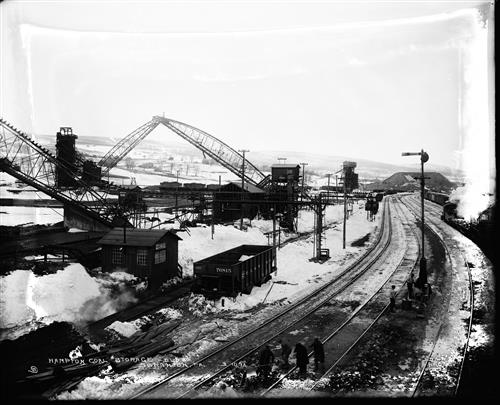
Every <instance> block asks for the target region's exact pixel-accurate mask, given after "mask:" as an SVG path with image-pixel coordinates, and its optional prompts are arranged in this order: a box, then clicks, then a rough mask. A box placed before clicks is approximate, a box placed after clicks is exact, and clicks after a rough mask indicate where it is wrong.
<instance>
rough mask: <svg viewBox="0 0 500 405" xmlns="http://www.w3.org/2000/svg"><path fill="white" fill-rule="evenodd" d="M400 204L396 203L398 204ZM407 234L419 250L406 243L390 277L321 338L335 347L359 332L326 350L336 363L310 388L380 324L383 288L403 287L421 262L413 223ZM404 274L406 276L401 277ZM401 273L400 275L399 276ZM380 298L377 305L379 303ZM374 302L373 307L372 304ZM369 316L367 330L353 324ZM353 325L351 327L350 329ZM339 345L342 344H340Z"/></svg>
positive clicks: (321, 379)
mask: <svg viewBox="0 0 500 405" xmlns="http://www.w3.org/2000/svg"><path fill="white" fill-rule="evenodd" d="M396 206H397V205H395V207H396ZM397 210H399V216H400V218H401V217H404V218H405V219H407V217H406V214H405V213H404V211H403V210H401V209H400V208H399V207H398V208H397ZM405 236H406V237H407V238H409V237H411V236H412V237H413V238H414V239H415V240H416V241H417V246H416V252H414V251H412V247H410V246H409V245H407V249H406V250H405V253H404V255H403V258H402V259H401V261H400V262H399V263H398V265H397V266H396V268H395V270H394V271H393V272H392V273H391V274H390V276H389V277H388V278H387V280H386V281H385V282H384V283H383V284H382V285H381V286H380V288H379V289H378V290H377V291H375V293H373V294H372V295H371V297H369V298H368V299H367V300H366V301H365V302H364V304H362V305H360V307H358V308H357V309H356V310H355V311H354V312H353V313H352V314H351V316H350V317H349V318H348V319H347V320H346V321H345V322H344V323H343V324H342V325H340V327H338V328H337V329H335V330H334V331H333V332H332V333H330V334H329V335H328V336H327V337H326V338H324V339H322V343H323V345H325V344H326V345H328V343H330V346H333V342H331V340H332V339H333V338H334V337H338V336H339V335H340V334H341V333H346V334H349V333H351V334H354V335H356V334H357V335H358V337H357V338H356V339H355V340H354V341H353V342H352V340H351V342H352V343H351V344H347V345H345V346H344V347H343V348H342V349H341V350H325V351H326V352H329V353H330V361H333V364H332V365H331V366H330V367H329V368H328V369H327V370H326V371H325V372H323V373H322V374H321V375H320V376H319V377H318V378H316V380H315V382H314V383H313V384H312V385H311V386H309V387H308V388H307V390H308V391H313V390H314V389H316V388H318V387H319V386H320V385H322V384H323V382H324V381H325V380H326V378H327V377H328V376H329V375H330V374H331V373H332V372H333V371H334V370H335V369H337V368H338V366H339V364H341V362H342V360H343V359H344V358H345V357H346V356H347V355H348V354H349V353H350V352H351V350H352V349H353V348H355V347H356V346H357V345H358V343H359V342H360V341H361V339H362V338H363V337H364V336H365V335H366V334H367V333H368V332H369V331H371V329H372V327H373V326H374V325H376V324H377V322H378V321H379V320H380V318H382V316H383V315H384V314H385V313H386V312H387V309H388V307H389V304H380V303H381V302H382V303H383V302H387V299H386V297H385V294H384V293H382V291H383V290H384V289H385V288H387V286H388V285H391V284H395V283H397V282H398V281H399V284H400V285H401V287H403V286H404V285H405V284H406V281H407V280H408V278H409V274H410V273H411V272H412V271H413V270H414V269H415V268H416V266H417V263H418V258H419V257H420V252H421V247H420V243H419V242H420V240H419V238H418V234H417V233H416V230H415V227H414V226H409V225H408V226H407V228H406V229H405ZM407 240H408V239H407ZM407 256H413V257H414V258H415V259H414V261H413V263H412V264H411V265H410V266H408V263H407V264H406V265H403V263H404V261H405V260H406V259H405V258H406V257H407ZM408 267H411V270H408ZM402 275H403V278H401V276H402ZM398 276H399V277H398ZM402 293H404V292H403V288H400V289H399V292H398V296H400V295H401V294H402ZM377 301H378V305H377ZM370 304H371V307H370ZM373 308H375V309H376V311H375V312H374V313H373V311H372V310H373ZM363 315H364V319H367V318H370V319H371V322H370V323H369V324H368V326H367V327H366V328H365V329H364V330H362V329H361V330H359V329H360V327H359V325H356V326H355V325H354V324H353V323H352V321H353V320H354V319H355V318H357V317H358V318H359V317H361V319H363ZM349 328H350V330H349ZM338 340H340V341H342V339H338ZM339 345H340V344H339ZM332 353H333V359H332V355H331V354H332ZM312 355H313V352H310V353H308V356H309V357H312ZM296 368H297V367H293V369H291V370H290V371H289V372H287V373H286V374H285V375H283V376H282V377H281V378H280V379H279V380H278V381H276V382H275V383H273V384H272V385H271V386H270V387H269V388H268V389H267V390H265V391H264V393H263V394H262V395H267V394H269V393H270V392H271V390H272V389H275V388H277V387H278V386H279V384H280V383H281V382H283V380H284V379H285V378H287V377H289V376H291V375H292V374H293V373H294V372H295V370H296Z"/></svg>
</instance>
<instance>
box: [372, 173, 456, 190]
mask: <svg viewBox="0 0 500 405" xmlns="http://www.w3.org/2000/svg"><path fill="white" fill-rule="evenodd" d="M415 177H420V172H398V173H394V174H393V175H392V176H390V177H388V178H387V179H385V180H383V181H378V182H374V183H370V184H366V185H365V187H364V188H365V189H366V190H404V191H416V190H420V180H417V179H415ZM425 177H429V178H428V179H425V186H426V188H429V189H430V190H433V191H437V192H440V193H449V192H451V190H452V189H454V188H455V187H456V184H455V183H453V182H451V181H450V180H448V179H447V178H446V177H445V176H443V175H442V174H441V173H438V172H425Z"/></svg>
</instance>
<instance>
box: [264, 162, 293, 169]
mask: <svg viewBox="0 0 500 405" xmlns="http://www.w3.org/2000/svg"><path fill="white" fill-rule="evenodd" d="M297 167H299V168H300V165H293V164H283V163H275V164H273V165H271V168H272V169H274V168H276V169H296V168H297Z"/></svg>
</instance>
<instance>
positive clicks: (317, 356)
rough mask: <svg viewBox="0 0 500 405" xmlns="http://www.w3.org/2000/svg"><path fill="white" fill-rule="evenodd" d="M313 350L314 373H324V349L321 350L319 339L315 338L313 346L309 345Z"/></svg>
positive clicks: (321, 345) (321, 344)
mask: <svg viewBox="0 0 500 405" xmlns="http://www.w3.org/2000/svg"><path fill="white" fill-rule="evenodd" d="M311 346H312V348H313V350H314V371H318V364H319V371H321V372H323V371H325V349H324V348H323V343H321V340H319V338H315V339H314V342H313V344H312V345H311Z"/></svg>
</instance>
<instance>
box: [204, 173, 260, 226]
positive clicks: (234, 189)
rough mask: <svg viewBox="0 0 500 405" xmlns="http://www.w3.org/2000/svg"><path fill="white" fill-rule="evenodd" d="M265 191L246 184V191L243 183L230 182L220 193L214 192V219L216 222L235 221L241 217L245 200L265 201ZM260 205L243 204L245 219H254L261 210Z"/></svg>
mask: <svg viewBox="0 0 500 405" xmlns="http://www.w3.org/2000/svg"><path fill="white" fill-rule="evenodd" d="M264 196H265V192H264V190H261V189H260V188H258V187H256V186H254V185H253V184H248V183H245V185H244V190H243V191H242V189H241V183H239V182H230V183H228V184H225V185H223V186H222V187H221V188H220V190H219V191H216V192H214V205H213V206H214V219H215V220H216V221H223V222H225V221H234V220H236V219H239V218H240V216H241V210H242V207H241V205H242V204H241V203H240V202H239V201H240V200H241V199H242V198H243V199H244V200H247V201H248V200H263V199H264ZM233 201H234V202H233ZM260 208H261V207H260V204H259V203H256V204H243V217H244V218H250V219H253V218H254V217H255V216H256V215H257V212H259V210H260Z"/></svg>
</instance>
